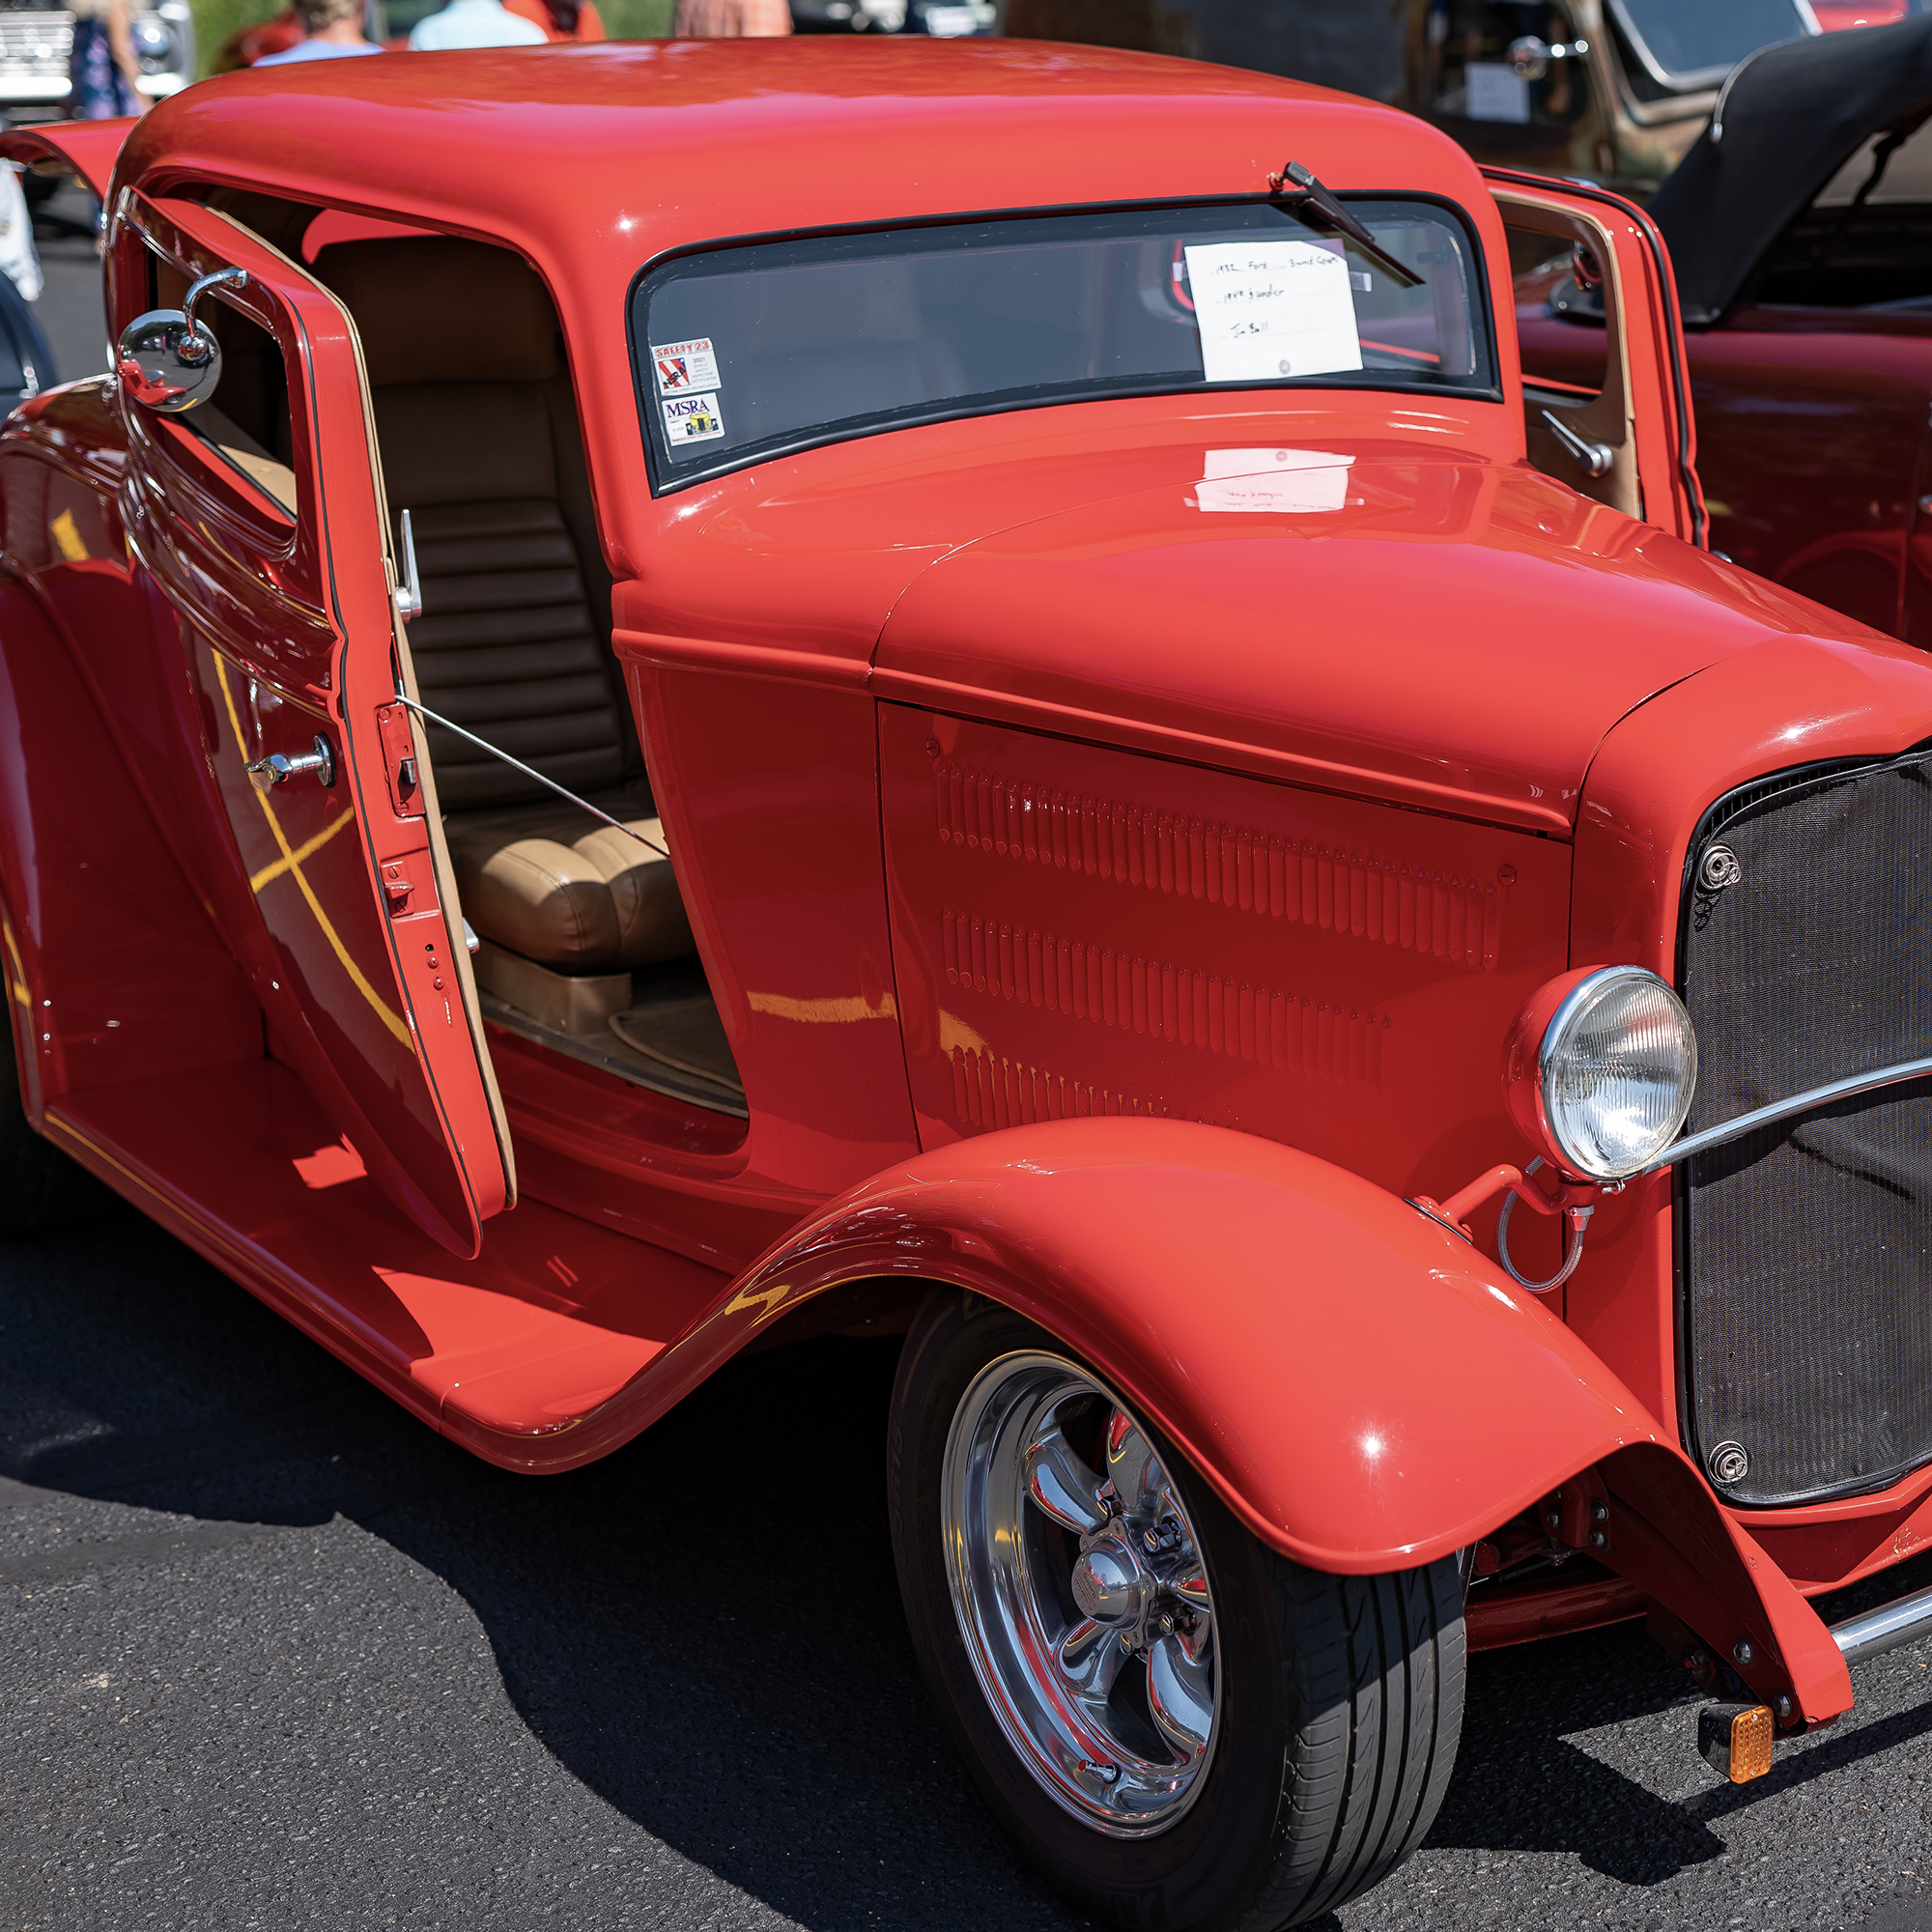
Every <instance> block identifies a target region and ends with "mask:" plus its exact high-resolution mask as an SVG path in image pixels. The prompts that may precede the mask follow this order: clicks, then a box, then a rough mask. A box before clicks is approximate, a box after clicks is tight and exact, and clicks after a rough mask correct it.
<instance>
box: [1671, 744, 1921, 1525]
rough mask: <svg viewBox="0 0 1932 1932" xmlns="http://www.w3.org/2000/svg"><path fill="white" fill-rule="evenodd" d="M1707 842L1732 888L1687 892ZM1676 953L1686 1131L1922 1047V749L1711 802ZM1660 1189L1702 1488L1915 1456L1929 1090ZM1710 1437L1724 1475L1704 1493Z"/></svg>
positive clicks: (1838, 1112) (1826, 1474)
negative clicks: (1675, 1216)
mask: <svg viewBox="0 0 1932 1932" xmlns="http://www.w3.org/2000/svg"><path fill="white" fill-rule="evenodd" d="M1719 842H1721V844H1725V846H1729V848H1731V852H1735V854H1737V860H1739V867H1741V877H1739V879H1737V883H1735V885H1727V887H1723V889H1721V891H1708V889H1702V887H1700V885H1698V879H1700V877H1706V873H1704V871H1702V864H1704V858H1706V854H1708V852H1710V848H1712V846H1714V844H1719ZM1723 869H1725V867H1721V866H1719V867H1718V871H1723ZM1679 958H1681V993H1683V997H1685V1005H1687V1007H1689V1009H1690V1018H1692V1022H1694V1024H1696V1030H1698V1049H1700V1065H1702V1072H1700V1078H1698V1094H1696V1103H1694V1107H1692V1111H1690V1121H1689V1132H1698V1130H1702V1128H1706V1126H1718V1124H1721V1122H1723V1121H1729V1119H1735V1117H1737V1115H1741V1113H1748V1111H1750V1109H1752V1107H1762V1105H1766V1103H1768V1101H1774V1099H1783V1097H1787V1095H1791V1094H1799V1092H1804V1090H1806V1088H1814V1086H1824V1084H1826V1082H1830V1080H1841V1078H1845V1076H1849V1074H1859V1072H1868V1070H1874V1068H1880V1066H1886V1065H1891V1063H1897V1061H1907V1059H1915V1057H1920V1055H1926V1053H1932V752H1928V750H1924V748H1920V750H1917V752H1913V753H1909V755H1907V757H1901V759H1893V761H1888V763H1882V765H1859V767H1843V765H1839V767H1810V769H1806V771H1795V773H1785V775H1779V777H1774V779H1764V781H1758V782H1754V784H1750V786H1745V788H1743V790H1739V792H1733V794H1731V796H1729V798H1725V800H1719V804H1718V806H1714V808H1712V811H1710V813H1708V815H1706V819H1704V823H1702V825H1700V827H1698V835H1696V838H1694V840H1692V844H1690V854H1689V864H1687V875H1685V927H1683V943H1681V952H1679ZM1677 1184H1679V1264H1681V1265H1679V1296H1681V1300H1679V1310H1681V1345H1683V1395H1685V1422H1687V1437H1689V1441H1690V1443H1692V1451H1694V1453H1696V1455H1698V1459H1700V1461H1702V1463H1704V1466H1706V1472H1708V1474H1712V1480H1714V1482H1716V1486H1718V1490H1719V1492H1721V1493H1723V1495H1725V1497H1729V1499H1731V1501H1737V1503H1756V1505H1774V1503H1804V1501H1820V1499H1824V1497H1832V1495H1851V1493H1859V1492H1868V1490H1876V1488H1884V1486H1886V1484H1889V1482H1893V1480H1895V1478H1899V1476H1903V1474H1905V1472H1907V1470H1911V1468H1915V1466H1918V1464H1920V1463H1924V1461H1928V1459H1932V1082H1913V1084H1911V1086H1899V1088H1889V1090H1884V1092H1880V1094H1874V1095H1862V1097H1857V1099H1851V1101H1841V1103H1839V1105H1835V1107H1830V1109H1824V1111H1818V1113H1812V1115H1804V1117H1801V1119H1797V1121H1785V1122H1781V1124H1776V1126H1768V1128H1764V1130H1760V1132H1758V1134H1752V1136H1748V1138H1747V1140H1739V1142H1733V1144H1731V1146H1725V1148H1716V1150H1712V1151H1710V1153H1706V1155H1702V1157H1700V1159H1694V1161H1687V1163H1685V1165H1683V1167H1681V1169H1679V1182H1677ZM1719 1445H1741V1447H1743V1449H1745V1451H1747V1455H1748V1470H1747V1472H1745V1474H1741V1476H1735V1478H1733V1480H1719V1478H1718V1472H1716V1470H1714V1468H1712V1463H1714V1453H1716V1451H1718V1449H1719ZM1729 1461H1731V1464H1733V1466H1735V1457H1733V1459H1729Z"/></svg>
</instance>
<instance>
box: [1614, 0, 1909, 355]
mask: <svg viewBox="0 0 1932 1932" xmlns="http://www.w3.org/2000/svg"><path fill="white" fill-rule="evenodd" d="M1926 101H1932V14H1918V15H1917V16H1915V17H1914V18H1912V19H1909V20H1902V21H1900V22H1899V24H1898V25H1897V26H1895V27H1859V28H1856V29H1854V30H1853V31H1851V32H1850V33H1838V34H1825V35H1822V36H1820V37H1819V38H1817V39H1806V40H1802V41H1782V42H1780V43H1778V44H1777V45H1776V46H1770V47H1765V48H1764V49H1762V50H1761V51H1760V52H1758V53H1754V54H1752V55H1750V56H1749V57H1748V58H1747V59H1746V60H1744V61H1742V62H1740V63H1739V65H1738V66H1737V67H1736V68H1735V69H1734V70H1733V71H1732V73H1731V77H1730V79H1729V80H1727V81H1726V82H1725V83H1724V91H1723V93H1722V94H1721V95H1719V99H1718V109H1717V112H1716V113H1715V114H1714V115H1713V116H1712V119H1711V126H1710V128H1709V129H1708V130H1707V131H1706V132H1705V133H1704V134H1703V135H1702V136H1700V137H1699V139H1698V141H1697V143H1696V145H1695V146H1694V147H1693V148H1692V149H1691V150H1690V153H1689V154H1688V155H1686V156H1684V159H1683V160H1682V161H1681V162H1680V163H1679V164H1678V167H1677V170H1676V172H1675V173H1674V174H1673V175H1671V177H1670V179H1669V180H1668V181H1666V182H1665V183H1664V184H1663V185H1662V187H1661V188H1659V189H1658V191H1657V194H1656V196H1655V198H1654V199H1653V200H1652V202H1651V204H1650V214H1651V218H1652V219H1653V220H1654V221H1655V222H1656V223H1657V225H1658V226H1659V227H1660V228H1661V229H1662V231H1663V239H1664V240H1665V241H1667V242H1668V243H1669V244H1670V259H1671V262H1672V263H1673V265H1674V266H1675V268H1676V270H1677V292H1678V298H1679V300H1680V302H1681V303H1682V306H1683V311H1684V320H1685V321H1686V322H1687V323H1690V324H1692V325H1695V324H1697V323H1708V322H1715V321H1716V320H1717V319H1718V318H1719V316H1720V315H1722V314H1723V312H1724V311H1725V309H1727V308H1728V307H1729V306H1730V305H1731V303H1732V302H1733V301H1734V300H1736V298H1737V296H1738V292H1739V290H1740V289H1741V288H1742V287H1743V286H1744V283H1745V278H1746V277H1747V275H1748V274H1749V273H1750V271H1751V270H1752V268H1753V267H1755V265H1756V263H1757V260H1758V258H1759V257H1760V256H1761V255H1762V254H1763V253H1764V251H1765V249H1766V248H1768V247H1769V246H1770V245H1771V243H1772V242H1773V241H1775V240H1776V238H1777V236H1778V234H1779V232H1780V231H1781V230H1782V229H1783V227H1784V225H1785V223H1786V222H1788V221H1789V220H1790V219H1791V217H1792V216H1793V215H1794V214H1796V213H1798V212H1799V211H1800V210H1801V209H1802V208H1804V205H1805V204H1806V203H1807V202H1808V201H1809V200H1810V199H1811V197H1812V196H1813V195H1814V194H1816V193H1817V192H1818V190H1819V189H1820V188H1821V187H1823V186H1824V185H1825V184H1826V183H1827V182H1828V181H1830V180H1831V179H1832V177H1833V175H1834V174H1835V173H1837V171H1838V169H1839V168H1841V167H1843V166H1844V164H1845V162H1846V161H1847V160H1848V159H1849V158H1850V157H1851V156H1852V155H1853V154H1854V153H1855V152H1856V151H1857V149H1858V146H1859V144H1860V143H1861V141H1863V140H1865V139H1866V138H1867V136H1869V135H1871V134H1873V133H1875V132H1876V131H1877V130H1878V129H1879V128H1884V127H1886V126H1888V125H1889V124H1890V123H1891V122H1893V121H1896V120H1897V119H1898V118H1899V117H1900V116H1901V115H1903V114H1906V113H1909V112H1910V111H1911V110H1912V109H1913V108H1915V107H1917V106H1918V105H1920V104H1921V103H1923V102H1926Z"/></svg>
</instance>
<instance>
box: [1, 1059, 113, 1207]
mask: <svg viewBox="0 0 1932 1932" xmlns="http://www.w3.org/2000/svg"><path fill="white" fill-rule="evenodd" d="M0 1036H4V1037H5V1040H6V1058H5V1063H4V1065H0V1086H4V1089H5V1091H4V1092H0V1240H7V1239H12V1238H13V1237H14V1236H17V1235H38V1234H40V1233H41V1232H43V1230H44V1229H47V1228H56V1227H59V1226H60V1225H61V1224H62V1223H64V1222H66V1221H68V1220H70V1219H71V1218H72V1217H73V1216H74V1215H76V1214H77V1213H78V1212H79V1211H80V1209H81V1208H83V1207H84V1205H85V1204H86V1202H87V1200H88V1197H89V1195H90V1193H91V1192H92V1191H93V1177H92V1176H91V1175H89V1173H88V1172H87V1170H86V1169H85V1168H83V1167H81V1166H80V1165H79V1164H78V1163H77V1162H75V1161H72V1160H70V1159H69V1158H68V1156H67V1155H66V1154H64V1153H63V1152H62V1151H60V1149H59V1148H57V1147H55V1146H54V1145H53V1144H52V1143H51V1142H50V1141H46V1140H43V1138H42V1137H41V1136H40V1135H39V1134H37V1133H36V1132H35V1131H34V1130H33V1128H32V1127H31V1126H30V1125H29V1124H28V1122H27V1114H26V1109H25V1108H24V1107H22V1106H21V1104H20V1068H19V1061H18V1058H17V1056H16V1054H15V1050H14V1029H13V1028H12V1026H9V1025H5V1024H0Z"/></svg>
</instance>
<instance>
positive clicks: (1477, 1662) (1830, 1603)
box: [1427, 1558, 1932, 1887]
mask: <svg viewBox="0 0 1932 1932" xmlns="http://www.w3.org/2000/svg"><path fill="white" fill-rule="evenodd" d="M1928 1582H1932V1558H1920V1559H1918V1560H1917V1561H1915V1562H1913V1563H1909V1564H1905V1565H1902V1566H1901V1567H1900V1568H1898V1569H1896V1570H1893V1571H1889V1572H1888V1573H1886V1574H1884V1575H1882V1576H1879V1577H1871V1578H1868V1579H1867V1580H1866V1581H1865V1582H1864V1583H1862V1584H1861V1585H1859V1586H1857V1587H1856V1588H1854V1589H1850V1590H1841V1591H1837V1592H1834V1593H1833V1595H1831V1596H1829V1597H1825V1598H1821V1599H1819V1600H1818V1607H1819V1610H1820V1612H1821V1613H1822V1614H1823V1615H1824V1617H1825V1619H1826V1621H1827V1622H1833V1621H1836V1620H1838V1619H1840V1618H1843V1617H1846V1616H1849V1615H1852V1614H1854V1613H1855V1612H1856V1611H1858V1610H1860V1609H1863V1608H1867V1607H1869V1606H1870V1605H1873V1604H1876V1603H1880V1602H1883V1601H1885V1600H1887V1599H1889V1598H1891V1597H1896V1596H1900V1595H1903V1594H1905V1593H1906V1592H1907V1591H1909V1590H1914V1589H1919V1588H1922V1587H1923V1586H1924V1585H1925V1584H1927V1583H1928ZM1853 1688H1854V1690H1857V1688H1858V1677H1857V1673H1854V1678H1853ZM1705 1701H1706V1698H1705V1693H1704V1692H1702V1691H1700V1690H1697V1689H1696V1687H1695V1686H1694V1685H1693V1684H1692V1683H1691V1681H1690V1678H1689V1677H1688V1676H1687V1675H1686V1674H1685V1673H1684V1671H1683V1670H1682V1669H1680V1668H1679V1667H1678V1666H1677V1665H1676V1664H1675V1663H1673V1662H1671V1660H1670V1659H1669V1658H1667V1657H1666V1656H1665V1655H1664V1654H1663V1652H1662V1650H1661V1649H1659V1648H1658V1647H1657V1646H1656V1645H1655V1644H1654V1643H1653V1642H1652V1641H1651V1639H1650V1637H1649V1636H1648V1635H1647V1634H1645V1631H1644V1627H1643V1625H1642V1624H1641V1623H1640V1622H1634V1623H1627V1624H1622V1625H1618V1626H1616V1627H1615V1628H1613V1629H1610V1630H1605V1631H1596V1632H1586V1633H1584V1634H1581V1635H1577V1636H1569V1637H1555V1638H1548V1639H1546V1640H1545V1641H1543V1642H1541V1643H1536V1644H1526V1645H1523V1646H1520V1647H1519V1648H1513V1649H1509V1650H1499V1651H1490V1652H1487V1653H1484V1654H1482V1655H1480V1656H1477V1657H1475V1658H1472V1659H1471V1660H1470V1670H1469V1687H1468V1701H1467V1704H1466V1707H1465V1711H1464V1716H1463V1747H1462V1751H1461V1754H1460V1756H1459V1757H1458V1760H1457V1765H1456V1776H1455V1779H1454V1781H1453V1782H1452V1783H1451V1785H1450V1789H1449V1797H1448V1800H1447V1802H1446V1803H1445V1804H1444V1805H1443V1808H1442V1810H1441V1812H1440V1813H1439V1814H1438V1816H1437V1818H1436V1821H1435V1827H1434V1829H1433V1830H1432V1831H1431V1833H1430V1834H1429V1838H1428V1840H1427V1842H1428V1843H1429V1844H1430V1845H1432V1846H1435V1847H1438V1848H1442V1847H1461V1848H1469V1849H1479V1850H1485V1851H1520V1852H1532V1853H1549V1852H1565V1851H1567V1852H1571V1853H1574V1854H1575V1855H1576V1857H1577V1859H1578V1860H1579V1861H1581V1862H1582V1863H1583V1864H1584V1865H1585V1866H1587V1867H1588V1868H1589V1869H1590V1870H1592V1871H1596V1872H1600V1873H1602V1874H1603V1875H1604V1876H1605V1877H1606V1878H1611V1879H1614V1880H1616V1881H1618V1882H1619V1883H1620V1884H1624V1885H1630V1886H1639V1887H1641V1886H1653V1885H1660V1884H1662V1883H1663V1882H1664V1881H1666V1880H1668V1879H1671V1878H1674V1877H1675V1876H1676V1875H1677V1874H1678V1873H1680V1872H1682V1871H1685V1870H1687V1869H1688V1868H1690V1866H1693V1865H1698V1864H1703V1863H1706V1862H1708V1861H1712V1860H1715V1859H1719V1858H1721V1857H1722V1856H1723V1855H1724V1852H1725V1849H1726V1847H1725V1843H1724V1840H1723V1839H1722V1838H1721V1837H1720V1836H1719V1834H1718V1833H1717V1832H1716V1831H1714V1830H1713V1827H1714V1826H1715V1825H1716V1824H1718V1823H1719V1822H1720V1821H1721V1820H1723V1819H1725V1818H1727V1817H1730V1816H1731V1815H1733V1814H1734V1813H1737V1812H1740V1811H1743V1810H1746V1809H1747V1808H1748V1807H1749V1806H1751V1805H1753V1804H1760V1803H1762V1802H1764V1801H1765V1800H1767V1799H1769V1798H1772V1797H1774V1796H1775V1795H1776V1794H1777V1793H1779V1792H1782V1791H1787V1790H1789V1789H1791V1788H1792V1787H1793V1786H1794V1785H1800V1784H1804V1783H1806V1782H1808V1781H1809V1780H1811V1779H1813V1778H1817V1777H1822V1776H1828V1775H1829V1774H1831V1773H1833V1772H1834V1771H1840V1770H1843V1769H1844V1768H1845V1767H1847V1766H1849V1765H1851V1764H1854V1763H1857V1762H1858V1761H1859V1760H1861V1759H1862V1758H1866V1757H1870V1756H1873V1755H1875V1754H1876V1753H1878V1752H1881V1751H1885V1750H1889V1749H1890V1748H1891V1747H1894V1746H1896V1745H1900V1744H1904V1743H1907V1742H1909V1741H1911V1740H1913V1739H1917V1738H1920V1737H1923V1736H1925V1735H1926V1734H1927V1733H1932V1704H1923V1705H1919V1706H1918V1707H1917V1708H1915V1709H1912V1710H1908V1711H1902V1712H1898V1713H1896V1714H1894V1715H1891V1716H1889V1717H1886V1718H1884V1719H1879V1720H1878V1721H1875V1722H1864V1723H1859V1724H1857V1727H1856V1728H1849V1729H1848V1728H1840V1727H1839V1726H1828V1727H1827V1728H1826V1729H1824V1730H1822V1731H1820V1732H1818V1733H1816V1734H1815V1735H1814V1737H1812V1738H1811V1739H1809V1740H1806V1741H1805V1742H1804V1743H1797V1744H1785V1745H1781V1746H1780V1747H1778V1751H1777V1755H1776V1759H1775V1761H1774V1763H1773V1766H1772V1769H1771V1771H1770V1772H1769V1773H1768V1774H1767V1775H1766V1776H1764V1777H1763V1778H1761V1779H1758V1780H1755V1781H1753V1782H1751V1783H1749V1784H1744V1785H1732V1784H1722V1783H1719V1782H1718V1781H1717V1777H1716V1774H1715V1773H1710V1772H1707V1771H1705V1770H1704V1768H1703V1766H1702V1764H1701V1761H1700V1760H1699V1759H1698V1757H1697V1738H1696V1714H1697V1710H1698V1707H1699V1706H1700V1705H1701V1704H1702V1703H1704V1702H1705ZM1637 1718H1646V1719H1654V1720H1655V1723H1654V1727H1653V1728H1652V1729H1651V1731H1650V1736H1651V1737H1652V1738H1654V1740H1655V1746H1654V1749H1652V1750H1651V1752H1650V1753H1649V1756H1648V1762H1647V1764H1646V1767H1645V1769H1646V1772H1648V1773H1649V1774H1650V1776H1647V1777H1638V1776H1630V1775H1628V1774H1627V1773H1626V1772H1624V1771H1621V1770H1619V1769H1618V1768H1617V1767H1616V1766H1614V1765H1611V1764H1607V1763H1605V1762H1604V1760H1603V1759H1601V1758H1599V1757H1597V1756H1596V1755H1594V1754H1593V1752H1592V1751H1591V1750H1589V1749H1587V1748H1585V1747H1584V1746H1583V1745H1581V1744H1579V1743H1577V1742H1575V1741H1574V1740H1575V1739H1576V1738H1577V1735H1578V1734H1581V1733H1585V1732H1589V1731H1593V1730H1596V1729H1599V1728H1601V1727H1605V1726H1608V1725H1611V1724H1624V1725H1626V1726H1628V1720H1630V1719H1637ZM1852 1721H1853V1720H1852V1719H1841V1720H1840V1725H1844V1724H1847V1723H1850V1722H1852ZM1628 1735H1629V1732H1628V1729H1626V1731H1625V1734H1624V1739H1623V1740H1621V1741H1620V1744H1621V1745H1622V1747H1626V1748H1627V1747H1628V1742H1627V1740H1628ZM1687 1782H1690V1783H1691V1784H1692V1786H1693V1789H1692V1792H1691V1795H1690V1796H1687V1797H1679V1798H1676V1799H1671V1798H1666V1797H1663V1796H1661V1795H1660V1793H1659V1790H1658V1789H1656V1788H1653V1787H1654V1786H1661V1787H1662V1788H1664V1789H1668V1788H1671V1787H1672V1786H1676V1787H1678V1788H1680V1789H1681V1788H1682V1786H1683V1785H1684V1784H1685V1783H1687ZM1698 1784H1702V1785H1704V1786H1705V1787H1706V1788H1702V1789H1698V1788H1695V1787H1696V1786H1697V1785H1698ZM1499 1827H1500V1828H1501V1829H1498V1828H1499Z"/></svg>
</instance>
